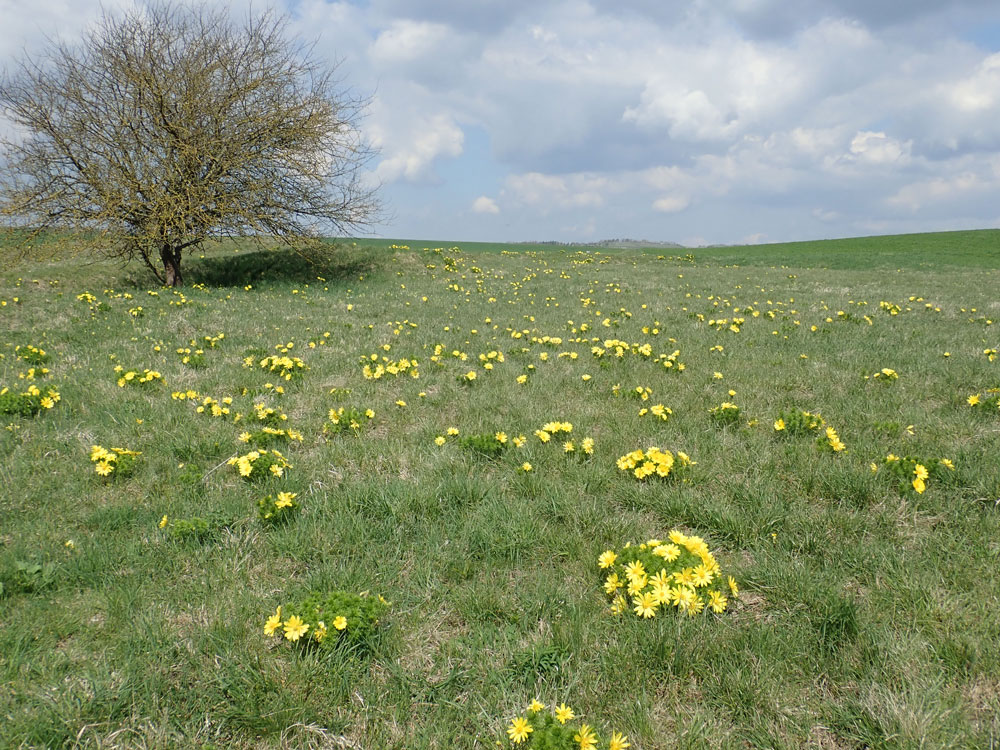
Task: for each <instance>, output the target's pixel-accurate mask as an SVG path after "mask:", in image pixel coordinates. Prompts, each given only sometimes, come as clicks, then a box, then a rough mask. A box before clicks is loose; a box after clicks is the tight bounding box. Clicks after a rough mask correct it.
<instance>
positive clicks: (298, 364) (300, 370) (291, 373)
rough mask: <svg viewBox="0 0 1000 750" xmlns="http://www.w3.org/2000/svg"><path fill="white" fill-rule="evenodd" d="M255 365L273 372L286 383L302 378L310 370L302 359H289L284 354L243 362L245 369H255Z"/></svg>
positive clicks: (248, 359) (252, 358)
mask: <svg viewBox="0 0 1000 750" xmlns="http://www.w3.org/2000/svg"><path fill="white" fill-rule="evenodd" d="M255 363H256V365H257V366H258V367H260V369H262V370H267V371H268V372H272V373H274V374H275V376H276V377H278V378H281V379H282V380H286V381H287V380H291V379H292V378H295V379H298V378H301V377H302V376H303V375H305V372H306V370H308V369H309V367H308V366H307V365H306V363H305V362H303V361H302V360H301V359H300V358H298V357H289V356H288V355H287V354H282V355H281V356H278V355H277V354H272V355H270V356H267V357H264V358H263V359H261V360H259V361H255V359H254V357H252V356H250V357H246V358H245V359H244V360H243V366H244V367H253V366H254V364H255Z"/></svg>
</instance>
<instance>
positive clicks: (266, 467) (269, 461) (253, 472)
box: [226, 450, 292, 481]
mask: <svg viewBox="0 0 1000 750" xmlns="http://www.w3.org/2000/svg"><path fill="white" fill-rule="evenodd" d="M226 463H227V464H229V465H230V466H235V467H236V468H237V470H238V471H239V472H240V476H241V477H243V478H244V479H246V480H249V481H254V480H256V479H266V478H268V477H272V476H273V477H281V476H284V474H285V469H290V468H291V467H292V465H291V464H290V463H288V460H287V459H286V458H285V457H284V456H283V455H281V453H280V452H278V451H276V450H255V451H250V452H249V453H246V454H244V455H242V456H233V457H232V458H230V459H229V460H228V461H227V462H226Z"/></svg>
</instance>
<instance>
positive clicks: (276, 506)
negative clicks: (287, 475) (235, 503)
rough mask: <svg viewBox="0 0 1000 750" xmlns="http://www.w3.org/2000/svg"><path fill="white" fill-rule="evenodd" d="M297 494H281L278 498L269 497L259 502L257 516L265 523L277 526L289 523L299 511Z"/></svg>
mask: <svg viewBox="0 0 1000 750" xmlns="http://www.w3.org/2000/svg"><path fill="white" fill-rule="evenodd" d="M298 496H299V495H298V493H297V492H279V493H278V496H277V497H273V496H271V495H268V496H267V497H262V498H261V499H260V500H258V501H257V516H258V518H260V520H261V521H263V522H264V523H268V524H272V525H277V524H279V523H283V522H285V521H287V520H288V519H289V518H291V517H292V515H293V514H294V513H295V512H296V511H298V510H299V507H300V506H299V504H298V503H297V502H296V501H295V499H296V498H297V497H298Z"/></svg>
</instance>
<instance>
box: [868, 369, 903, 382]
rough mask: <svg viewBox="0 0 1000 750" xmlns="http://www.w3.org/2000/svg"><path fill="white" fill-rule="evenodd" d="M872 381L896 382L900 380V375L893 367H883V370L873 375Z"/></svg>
mask: <svg viewBox="0 0 1000 750" xmlns="http://www.w3.org/2000/svg"><path fill="white" fill-rule="evenodd" d="M871 379H872V380H877V381H879V382H882V383H891V382H892V381H894V380H899V373H898V372H896V371H895V370H893V369H892V368H891V367H883V368H882V369H881V370H879V371H878V372H876V373H875V374H874V375H872V376H871Z"/></svg>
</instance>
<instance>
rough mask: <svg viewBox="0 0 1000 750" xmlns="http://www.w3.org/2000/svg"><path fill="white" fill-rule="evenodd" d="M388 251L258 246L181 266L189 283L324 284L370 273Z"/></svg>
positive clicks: (218, 285) (226, 285)
mask: <svg viewBox="0 0 1000 750" xmlns="http://www.w3.org/2000/svg"><path fill="white" fill-rule="evenodd" d="M388 252H391V251H385V250H376V249H372V248H358V247H352V248H345V247H342V246H337V245H324V246H322V247H319V248H309V249H305V250H302V249H299V250H292V249H287V248H278V249H273V250H272V249H260V250H249V251H242V252H240V253H233V254H226V255H216V256H209V257H206V258H200V259H198V260H194V261H190V262H188V263H187V264H185V265H186V268H185V269H184V273H185V281H186V282H187V283H189V284H196V283H200V284H205V285H207V286H216V287H229V286H245V285H246V284H260V283H264V282H278V283H281V282H291V283H303V284H315V283H317V281H320V279H322V281H321V282H320V283H326V284H336V283H338V282H345V281H347V280H348V279H352V278H353V279H357V277H358V276H360V275H362V274H371V273H373V272H374V271H376V270H377V269H378V268H379V267H380V266H382V265H384V263H385V262H386V260H387V257H386V253H388Z"/></svg>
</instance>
